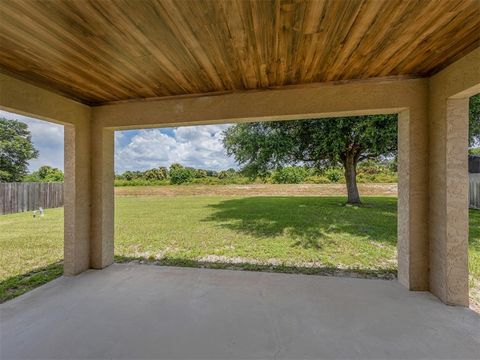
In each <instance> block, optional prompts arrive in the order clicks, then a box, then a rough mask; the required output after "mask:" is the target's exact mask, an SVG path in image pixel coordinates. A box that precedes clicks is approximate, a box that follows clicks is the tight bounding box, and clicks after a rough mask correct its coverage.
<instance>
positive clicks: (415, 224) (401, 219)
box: [397, 94, 428, 290]
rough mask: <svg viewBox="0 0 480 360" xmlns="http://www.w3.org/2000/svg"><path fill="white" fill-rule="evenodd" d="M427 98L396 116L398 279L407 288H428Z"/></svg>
mask: <svg viewBox="0 0 480 360" xmlns="http://www.w3.org/2000/svg"><path fill="white" fill-rule="evenodd" d="M419 96H420V94H419ZM422 97H423V96H422ZM426 101H427V99H426V97H425V98H424V103H423V105H422V102H421V101H420V104H419V106H418V107H417V108H409V109H408V110H404V111H402V112H400V113H399V116H398V142H399V144H398V148H399V151H398V174H399V179H398V242H397V249H398V279H399V281H400V283H402V284H403V285H404V286H406V287H407V288H408V289H410V290H428V117H427V106H426Z"/></svg>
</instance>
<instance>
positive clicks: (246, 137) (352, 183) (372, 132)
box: [224, 115, 397, 203]
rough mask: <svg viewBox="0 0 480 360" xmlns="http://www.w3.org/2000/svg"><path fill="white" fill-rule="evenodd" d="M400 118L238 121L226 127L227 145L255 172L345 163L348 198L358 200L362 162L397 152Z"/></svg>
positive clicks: (240, 162) (259, 173) (256, 173)
mask: <svg viewBox="0 0 480 360" xmlns="http://www.w3.org/2000/svg"><path fill="white" fill-rule="evenodd" d="M396 120H397V117H396V115H375V116H353V117H339V118H329V119H310V120H298V121H272V122H256V123H245V124H237V125H235V126H233V127H230V128H228V129H227V130H226V131H225V134H224V135H225V136H224V146H225V148H226V150H227V153H228V154H229V155H233V156H234V157H235V160H236V161H237V162H238V163H239V164H241V165H243V166H244V170H245V171H246V172H247V173H250V174H251V175H260V176H262V175H265V174H266V173H267V172H268V171H269V170H271V169H277V168H282V167H285V166H288V165H292V164H298V163H304V164H309V165H313V166H317V167H322V166H326V165H329V164H330V165H337V164H342V165H343V167H344V169H345V179H346V183H347V190H348V202H349V203H358V202H360V197H359V195H358V189H357V185H356V167H357V164H358V163H359V162H361V161H363V160H367V159H374V158H378V157H380V156H388V155H391V156H394V155H395V154H396V151H397V121H396Z"/></svg>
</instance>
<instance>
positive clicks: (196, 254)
mask: <svg viewBox="0 0 480 360" xmlns="http://www.w3.org/2000/svg"><path fill="white" fill-rule="evenodd" d="M344 201H345V199H344V198H342V197H231V196H178V197H174V198H173V197H155V196H146V197H118V198H117V199H116V215H115V216H116V221H115V223H116V225H115V231H116V238H115V255H116V260H117V261H130V260H132V259H141V260H142V261H152V262H157V263H161V264H176V265H190V266H195V265H202V266H203V265H205V263H212V262H216V264H214V265H212V266H214V267H222V266H228V265H229V263H231V262H234V263H237V265H238V263H240V264H241V265H242V267H244V268H248V269H251V268H254V269H261V268H262V266H266V267H268V269H272V267H273V268H274V269H273V270H278V271H286V270H288V271H289V270H291V269H294V270H298V271H302V269H303V271H306V272H309V273H310V272H314V270H312V269H315V268H323V269H325V268H327V269H329V268H333V269H338V268H340V269H351V270H353V271H355V272H363V273H368V274H376V273H392V272H394V271H395V269H396V216H397V214H396V203H397V201H396V199H395V198H393V197H364V198H363V201H364V205H363V206H361V207H350V206H345V205H344ZM470 219H471V231H470V271H471V274H472V277H471V278H472V280H471V286H472V287H473V286H474V284H475V283H476V282H477V283H478V281H479V280H480V212H478V211H471V212H470ZM62 239H63V209H47V210H46V215H45V217H44V218H36V219H34V218H33V217H32V216H31V213H20V214H14V215H4V216H1V217H0V263H1V264H2V266H1V268H0V301H5V300H6V299H9V298H12V297H15V296H18V295H19V294H21V293H23V292H25V291H28V290H30V289H31V288H33V287H35V286H38V285H40V284H42V283H45V282H47V281H49V280H51V279H53V278H55V277H57V276H59V275H60V274H61V273H62V264H61V259H62V258H63V240H62ZM312 267H313V268H312Z"/></svg>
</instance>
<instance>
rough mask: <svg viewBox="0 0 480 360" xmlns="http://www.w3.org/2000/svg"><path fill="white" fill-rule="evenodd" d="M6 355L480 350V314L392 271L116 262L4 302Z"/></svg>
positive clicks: (407, 355)
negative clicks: (358, 274)
mask: <svg viewBox="0 0 480 360" xmlns="http://www.w3.org/2000/svg"><path fill="white" fill-rule="evenodd" d="M0 311H1V325H0V326H1V327H0V330H1V332H0V336H1V342H0V344H1V349H0V354H1V358H2V359H42V358H44V359H400V358H402V359H418V358H422V359H425V358H431V359H439V358H443V359H454V358H455V359H478V358H479V357H480V316H479V315H478V314H476V313H474V312H473V311H471V310H469V309H466V308H455V307H449V306H446V305H443V304H442V303H441V302H440V301H438V300H437V299H436V298H435V297H433V296H432V295H431V294H429V293H419V292H417V293H415V292H409V291H407V290H406V289H405V288H403V287H402V286H401V285H400V284H398V283H397V282H396V281H388V280H366V279H348V278H331V277H320V276H307V275H289V274H271V273H254V272H241V271H228V270H206V269H188V268H173V267H158V266H151V265H131V264H130V265H119V264H115V265H112V266H110V267H109V268H107V269H105V270H101V271H95V270H90V271H87V272H85V273H83V274H81V275H79V276H76V277H70V278H68V277H65V278H60V279H58V280H56V281H53V282H51V283H49V284H47V285H44V286H42V287H40V288H38V289H36V290H34V291H32V292H30V293H28V294H25V295H23V296H21V297H19V298H17V299H14V300H12V301H9V302H7V303H4V304H2V305H1V306H0Z"/></svg>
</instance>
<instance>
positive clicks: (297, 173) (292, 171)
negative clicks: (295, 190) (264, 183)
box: [272, 166, 308, 184]
mask: <svg viewBox="0 0 480 360" xmlns="http://www.w3.org/2000/svg"><path fill="white" fill-rule="evenodd" d="M307 175H308V172H307V170H306V169H305V168H304V167H301V166H288V167H284V168H282V169H278V170H276V171H274V173H273V175H272V182H273V183H274V184H299V183H301V182H303V181H305V179H306V178H307Z"/></svg>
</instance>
